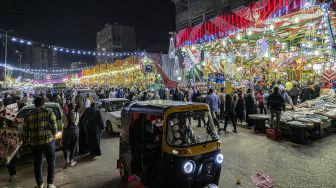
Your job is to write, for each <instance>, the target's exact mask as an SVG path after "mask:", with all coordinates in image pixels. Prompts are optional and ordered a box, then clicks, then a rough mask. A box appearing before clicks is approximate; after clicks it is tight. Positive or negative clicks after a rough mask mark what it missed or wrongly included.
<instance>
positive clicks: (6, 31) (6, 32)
mask: <svg viewBox="0 0 336 188" xmlns="http://www.w3.org/2000/svg"><path fill="white" fill-rule="evenodd" d="M0 31H3V32H5V40H6V43H5V67H4V70H5V73H4V86H5V87H6V70H7V44H8V33H9V32H12V31H14V30H3V29H0Z"/></svg>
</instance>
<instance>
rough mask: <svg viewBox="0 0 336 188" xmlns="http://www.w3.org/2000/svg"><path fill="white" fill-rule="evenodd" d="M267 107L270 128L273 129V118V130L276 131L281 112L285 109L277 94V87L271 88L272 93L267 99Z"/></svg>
mask: <svg viewBox="0 0 336 188" xmlns="http://www.w3.org/2000/svg"><path fill="white" fill-rule="evenodd" d="M267 105H268V106H269V108H270V111H271V128H274V126H273V120H274V116H275V119H276V124H275V129H278V128H279V124H280V117H281V110H282V109H285V101H284V98H283V97H282V96H281V94H280V93H279V88H278V87H274V88H273V93H272V94H271V95H270V96H269V97H268V100H267Z"/></svg>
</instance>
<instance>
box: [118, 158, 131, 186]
mask: <svg viewBox="0 0 336 188" xmlns="http://www.w3.org/2000/svg"><path fill="white" fill-rule="evenodd" d="M119 173H120V178H121V179H122V180H123V181H124V182H127V181H128V177H129V175H130V174H129V172H128V170H127V168H126V163H125V161H124V160H121V163H120V166H119Z"/></svg>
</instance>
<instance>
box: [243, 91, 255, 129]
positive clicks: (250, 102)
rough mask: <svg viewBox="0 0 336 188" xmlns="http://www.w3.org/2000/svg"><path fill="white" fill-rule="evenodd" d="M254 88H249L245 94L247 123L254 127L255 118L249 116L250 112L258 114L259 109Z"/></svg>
mask: <svg viewBox="0 0 336 188" xmlns="http://www.w3.org/2000/svg"><path fill="white" fill-rule="evenodd" d="M253 92H254V91H253V90H252V89H247V93H246V96H245V99H244V100H245V109H246V123H247V125H248V127H249V128H252V127H253V126H254V120H253V119H250V118H249V115H250V114H256V110H257V105H256V104H257V102H256V100H255V97H254V95H253Z"/></svg>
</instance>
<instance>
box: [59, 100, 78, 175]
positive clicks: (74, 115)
mask: <svg viewBox="0 0 336 188" xmlns="http://www.w3.org/2000/svg"><path fill="white" fill-rule="evenodd" d="M67 119H68V125H67V127H65V128H64V130H63V138H62V145H63V154H64V159H65V160H66V163H65V165H64V168H67V167H69V166H74V165H76V164H77V162H76V161H75V160H74V156H75V155H76V153H77V143H78V136H79V129H78V122H79V113H78V112H77V111H76V110H75V109H74V106H73V104H72V103H70V104H69V107H68V114H67Z"/></svg>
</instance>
